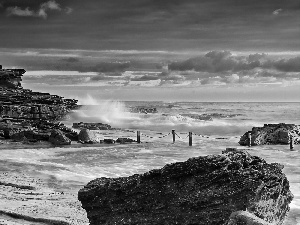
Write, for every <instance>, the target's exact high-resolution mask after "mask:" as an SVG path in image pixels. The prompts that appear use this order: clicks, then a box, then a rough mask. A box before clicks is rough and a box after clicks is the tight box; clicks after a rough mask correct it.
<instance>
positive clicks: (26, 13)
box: [6, 0, 72, 19]
mask: <svg viewBox="0 0 300 225" xmlns="http://www.w3.org/2000/svg"><path fill="white" fill-rule="evenodd" d="M10 4H11V5H12V6H7V8H6V13H7V15H8V16H19V17H41V18H43V19H47V17H48V13H49V11H62V8H61V6H60V4H58V3H57V2H56V1H55V0H50V1H45V2H42V3H40V5H39V6H38V8H37V7H36V5H34V6H33V7H34V8H37V9H32V8H31V7H29V6H28V5H27V6H25V7H21V6H18V5H21V4H20V3H18V2H15V3H13V2H10ZM13 4H15V5H13ZM23 4H24V3H23ZM65 12H66V13H67V14H70V13H71V12H72V9H71V8H69V7H67V8H66V9H65Z"/></svg>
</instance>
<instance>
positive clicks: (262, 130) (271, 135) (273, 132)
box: [239, 123, 300, 145]
mask: <svg viewBox="0 0 300 225" xmlns="http://www.w3.org/2000/svg"><path fill="white" fill-rule="evenodd" d="M249 132H251V145H268V144H283V145H284V144H289V143H290V137H293V142H294V144H300V126H299V125H295V124H285V123H279V124H265V125H264V126H263V127H253V128H252V131H248V132H246V133H245V134H244V135H243V136H242V137H241V139H240V141H239V144H240V145H248V133H249Z"/></svg>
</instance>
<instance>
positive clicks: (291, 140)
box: [290, 135, 294, 150]
mask: <svg viewBox="0 0 300 225" xmlns="http://www.w3.org/2000/svg"><path fill="white" fill-rule="evenodd" d="M293 149H294V138H293V136H292V135H290V150H293Z"/></svg>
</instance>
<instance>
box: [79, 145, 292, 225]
mask: <svg viewBox="0 0 300 225" xmlns="http://www.w3.org/2000/svg"><path fill="white" fill-rule="evenodd" d="M282 168H283V166H281V165H279V164H276V163H273V164H268V163H266V162H265V160H263V159H261V158H259V157H257V156H251V155H250V154H249V153H247V152H245V151H237V150H232V149H231V150H229V149H228V151H224V152H223V153H222V154H220V155H209V156H204V157H197V158H191V159H189V160H187V161H185V162H178V163H173V164H167V165H166V166H164V167H163V168H161V169H155V170H151V171H149V172H147V173H145V174H140V175H139V174H135V175H133V176H130V177H120V178H104V177H102V178H98V179H95V180H93V181H91V182H89V183H88V184H87V185H86V186H85V187H84V188H82V189H81V190H80V191H79V193H78V199H79V200H80V201H81V203H82V207H83V208H84V209H85V210H86V212H87V216H88V219H89V221H90V224H91V225H96V224H97V225H101V224H105V225H113V224H118V225H125V224H126V225H133V224H135V225H158V224H169V225H173V224H174V225H175V224H181V225H192V224H193V225H195V224H197V225H202V224H203V225H215V224H219V225H226V224H230V225H233V224H234V221H237V220H243V218H242V219H241V217H243V216H241V215H240V213H236V214H233V215H232V213H234V212H237V211H247V212H249V213H251V214H252V215H253V216H254V217H258V218H260V219H261V220H263V221H265V222H266V223H272V224H282V222H283V220H284V218H285V215H286V213H287V212H288V211H289V203H290V202H291V201H292V199H293V195H292V194H291V192H290V190H289V182H288V180H287V178H286V176H285V175H284V174H283V173H282ZM237 214H238V215H239V216H237ZM230 221H231V222H230ZM236 224H248V223H236ZM250 224H251V223H250ZM253 224H255V223H253Z"/></svg>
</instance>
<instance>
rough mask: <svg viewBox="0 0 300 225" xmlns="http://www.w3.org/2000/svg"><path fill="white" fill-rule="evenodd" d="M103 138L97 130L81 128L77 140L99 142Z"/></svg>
mask: <svg viewBox="0 0 300 225" xmlns="http://www.w3.org/2000/svg"><path fill="white" fill-rule="evenodd" d="M103 139H104V137H103V136H102V135H101V134H99V133H97V131H92V130H89V129H82V130H81V131H80V132H79V135H78V141H79V142H81V143H100V142H101V140H103Z"/></svg>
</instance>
